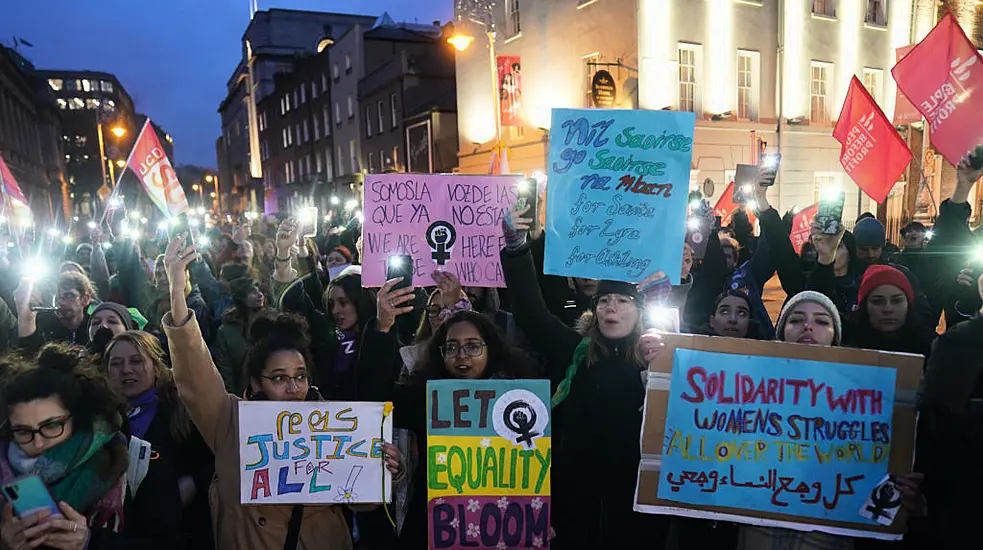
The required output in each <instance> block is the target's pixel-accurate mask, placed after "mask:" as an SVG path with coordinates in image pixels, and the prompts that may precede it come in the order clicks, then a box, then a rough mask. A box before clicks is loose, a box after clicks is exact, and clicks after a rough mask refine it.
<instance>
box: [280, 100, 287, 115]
mask: <svg viewBox="0 0 983 550" xmlns="http://www.w3.org/2000/svg"><path fill="white" fill-rule="evenodd" d="M286 99H287V98H286V97H281V98H280V114H281V115H283V114H284V113H286V112H287V103H286Z"/></svg>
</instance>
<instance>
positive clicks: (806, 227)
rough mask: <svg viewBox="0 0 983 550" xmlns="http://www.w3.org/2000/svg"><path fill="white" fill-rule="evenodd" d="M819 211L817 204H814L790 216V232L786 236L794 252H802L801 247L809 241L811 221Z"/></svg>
mask: <svg viewBox="0 0 983 550" xmlns="http://www.w3.org/2000/svg"><path fill="white" fill-rule="evenodd" d="M818 212H819V205H818V204H814V205H812V206H809V207H806V208H804V209H802V210H800V211H799V213H798V214H796V215H795V217H793V218H792V232H791V233H789V235H788V238H789V240H791V241H792V247H793V248H795V252H796V254H802V247H803V246H805V244H806V243H807V242H809V235H810V234H811V233H812V221H813V220H815V219H816V214H817V213H818Z"/></svg>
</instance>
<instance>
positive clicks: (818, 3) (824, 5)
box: [812, 0, 836, 17]
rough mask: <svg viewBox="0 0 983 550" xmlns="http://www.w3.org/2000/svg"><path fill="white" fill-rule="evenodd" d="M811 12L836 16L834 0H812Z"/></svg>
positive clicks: (824, 15)
mask: <svg viewBox="0 0 983 550" xmlns="http://www.w3.org/2000/svg"><path fill="white" fill-rule="evenodd" d="M812 13H814V14H815V15H822V16H823V17H836V0H812Z"/></svg>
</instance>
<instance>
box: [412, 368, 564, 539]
mask: <svg viewBox="0 0 983 550" xmlns="http://www.w3.org/2000/svg"><path fill="white" fill-rule="evenodd" d="M549 392H550V384H549V382H548V381H546V380H475V381H469V380H440V381H433V382H430V383H428V384H427V411H428V413H427V494H428V496H429V499H430V502H429V505H428V516H429V526H430V548H432V549H441V550H444V549H463V548H471V549H473V548H543V547H546V546H547V545H548V538H549V527H550V521H549V517H550V462H551V460H552V452H551V449H550V443H551V439H552V438H551V436H550V431H551V426H550V409H549V402H550V401H549V400H550V393H549Z"/></svg>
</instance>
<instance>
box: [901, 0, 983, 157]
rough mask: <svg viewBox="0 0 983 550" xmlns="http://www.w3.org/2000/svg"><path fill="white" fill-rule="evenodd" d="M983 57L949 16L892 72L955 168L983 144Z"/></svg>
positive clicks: (935, 144) (950, 15)
mask: <svg viewBox="0 0 983 550" xmlns="http://www.w3.org/2000/svg"><path fill="white" fill-rule="evenodd" d="M981 60H983V58H981V57H980V54H979V53H978V52H977V51H976V47H975V46H973V43H972V42H970V41H969V38H966V33H964V32H963V30H962V28H961V27H960V26H959V23H957V22H956V19H955V18H954V17H953V16H952V14H951V13H948V14H946V16H945V17H943V18H942V21H939V24H938V25H936V26H935V28H934V29H932V32H930V33H928V36H926V37H925V39H924V40H922V41H921V42H919V43H918V45H917V46H915V48H914V49H913V50H912V51H911V52H909V53H908V55H906V56H905V57H904V58H903V59H902V60H901V61H899V62H898V64H897V65H895V66H894V68H893V69H891V74H892V75H894V80H895V81H896V82H897V83H898V89H900V90H901V92H902V93H903V94H904V95H905V96H907V98H908V99H909V100H910V101H911V102H912V103H913V104H914V105H915V107H916V108H917V109H918V111H919V112H920V113H921V114H922V115H923V116H924V117H925V118H926V119H927V120H928V124H929V136H930V137H931V139H932V145H934V146H935V149H936V150H937V151H938V152H939V153H942V156H943V157H945V158H946V160H948V161H949V162H951V163H952V164H958V163H959V160H960V159H961V158H962V156H963V155H965V154H966V153H967V152H968V151H969V150H970V149H972V148H974V147H976V146H977V145H979V144H980V143H981V142H983V95H981V91H979V90H980V88H981V87H983V62H981Z"/></svg>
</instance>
